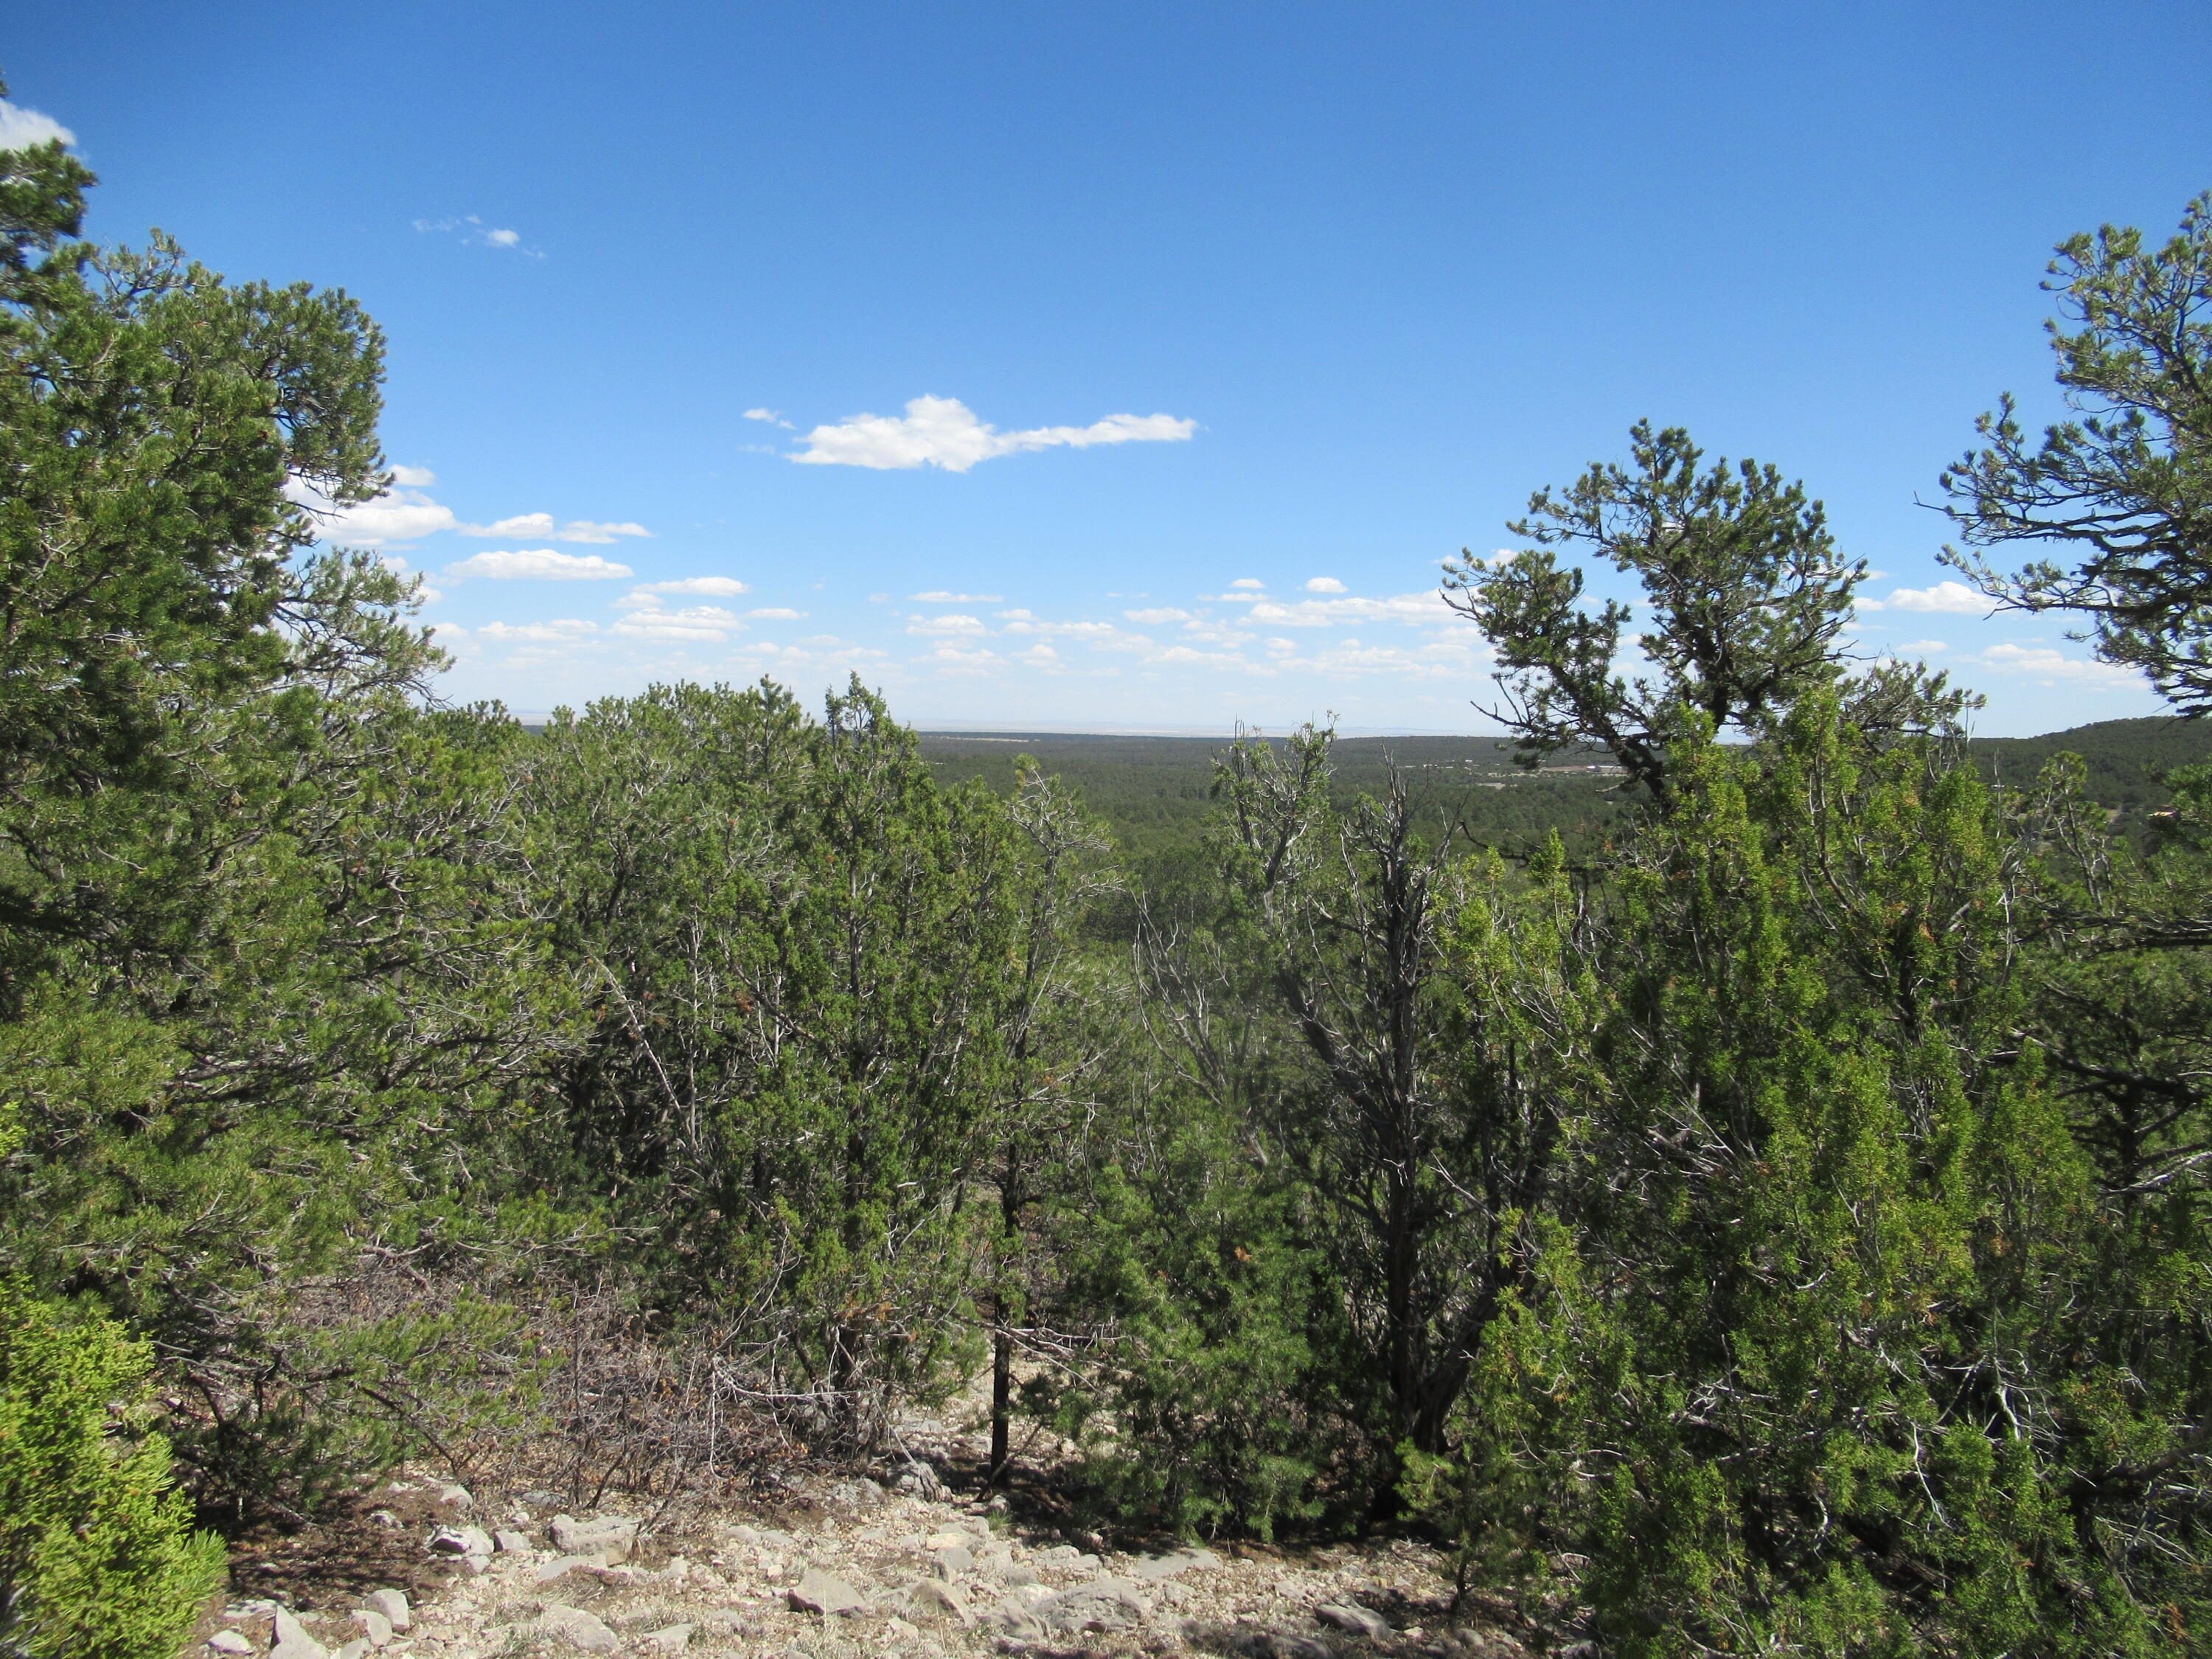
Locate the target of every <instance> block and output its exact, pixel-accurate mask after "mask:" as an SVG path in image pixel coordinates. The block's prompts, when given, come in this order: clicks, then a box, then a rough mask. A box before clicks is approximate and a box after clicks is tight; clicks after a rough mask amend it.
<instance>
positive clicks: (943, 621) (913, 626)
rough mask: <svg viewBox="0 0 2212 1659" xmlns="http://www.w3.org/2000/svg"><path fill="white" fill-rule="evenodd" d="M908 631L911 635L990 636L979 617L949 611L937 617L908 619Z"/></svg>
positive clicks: (988, 630)
mask: <svg viewBox="0 0 2212 1659" xmlns="http://www.w3.org/2000/svg"><path fill="white" fill-rule="evenodd" d="M906 631H907V632H908V633H909V634H965V635H975V634H987V633H989V632H990V631H991V630H990V629H987V628H986V627H984V626H983V623H982V619H981V617H964V616H963V615H961V614H960V613H959V612H958V611H948V612H946V613H945V614H943V615H941V616H935V617H908V618H907V619H906Z"/></svg>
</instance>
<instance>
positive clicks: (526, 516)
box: [453, 513, 653, 544]
mask: <svg viewBox="0 0 2212 1659" xmlns="http://www.w3.org/2000/svg"><path fill="white" fill-rule="evenodd" d="M453 527H454V528H455V529H456V530H458V531H459V532H461V534H463V535H464V536H503V537H507V538H509V539H512V540H517V541H519V540H520V539H521V538H524V537H529V538H531V539H532V540H533V541H549V542H597V543H602V544H604V543H606V542H611V541H612V540H614V539H615V538H616V537H617V536H647V537H649V536H651V535H652V534H653V532H651V531H650V530H647V528H646V527H645V526H643V525H641V524H593V523H592V521H591V520H589V519H571V520H569V521H568V523H567V524H563V525H556V524H555V523H554V521H553V515H552V514H551V513H517V514H515V516H514V517H513V518H511V519H501V520H499V522H498V523H496V524H463V525H456V526H453Z"/></svg>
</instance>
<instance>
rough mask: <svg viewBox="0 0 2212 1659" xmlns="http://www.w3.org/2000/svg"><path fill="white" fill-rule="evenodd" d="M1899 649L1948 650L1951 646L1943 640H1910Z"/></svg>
mask: <svg viewBox="0 0 2212 1659" xmlns="http://www.w3.org/2000/svg"><path fill="white" fill-rule="evenodd" d="M1897 648H1898V649H1899V651H1923V652H1935V651H1948V650H1949V649H1950V648H1951V647H1949V646H1948V645H1946V644H1944V643H1943V641H1941V640H1908V641H1905V643H1904V644H1903V645H1900V646H1899V647H1897Z"/></svg>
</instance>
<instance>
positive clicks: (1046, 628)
mask: <svg viewBox="0 0 2212 1659" xmlns="http://www.w3.org/2000/svg"><path fill="white" fill-rule="evenodd" d="M1004 631H1005V632H1006V633H1009V634H1037V635H1044V634H1056V635H1060V636H1061V637H1063V638H1066V639H1071V640H1101V641H1103V640H1111V639H1116V638H1119V637H1120V636H1121V629H1118V628H1116V627H1115V625H1114V624H1113V623H1109V622H1057V623H1056V622H1044V621H1042V620H1040V619H1039V618H1037V617H1032V616H1030V614H1029V613H1028V612H1027V611H1017V612H1014V613H1012V615H1011V616H1010V617H1008V619H1007V622H1006V629H1005V630H1004Z"/></svg>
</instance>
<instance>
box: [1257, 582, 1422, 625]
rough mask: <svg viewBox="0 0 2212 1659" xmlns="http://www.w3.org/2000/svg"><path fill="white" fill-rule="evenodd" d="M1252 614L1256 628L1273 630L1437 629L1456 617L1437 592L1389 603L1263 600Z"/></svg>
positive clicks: (1399, 596)
mask: <svg viewBox="0 0 2212 1659" xmlns="http://www.w3.org/2000/svg"><path fill="white" fill-rule="evenodd" d="M1249 614H1250V617H1251V620H1252V621H1253V622H1254V623H1255V624H1257V623H1266V624H1267V626H1269V627H1272V628H1334V626H1335V625H1336V624H1337V623H1346V622H1388V623H1412V624H1413V625H1414V626H1417V627H1419V626H1424V625H1425V626H1434V625H1436V624H1437V623H1449V622H1450V621H1451V620H1452V619H1453V617H1454V615H1455V613H1454V611H1452V609H1451V607H1450V606H1449V605H1446V604H1445V603H1444V599H1443V594H1441V593H1439V592H1436V591H1435V590H1434V589H1430V590H1429V591H1427V592H1420V593H1400V594H1397V595H1395V597H1393V598H1391V599H1300V600H1298V601H1297V603H1296V604H1294V605H1284V604H1282V603H1280V602H1279V601H1278V600H1274V599H1261V600H1259V601H1257V602H1256V603H1255V604H1254V605H1253V606H1252V609H1251V611H1250V613H1249Z"/></svg>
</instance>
